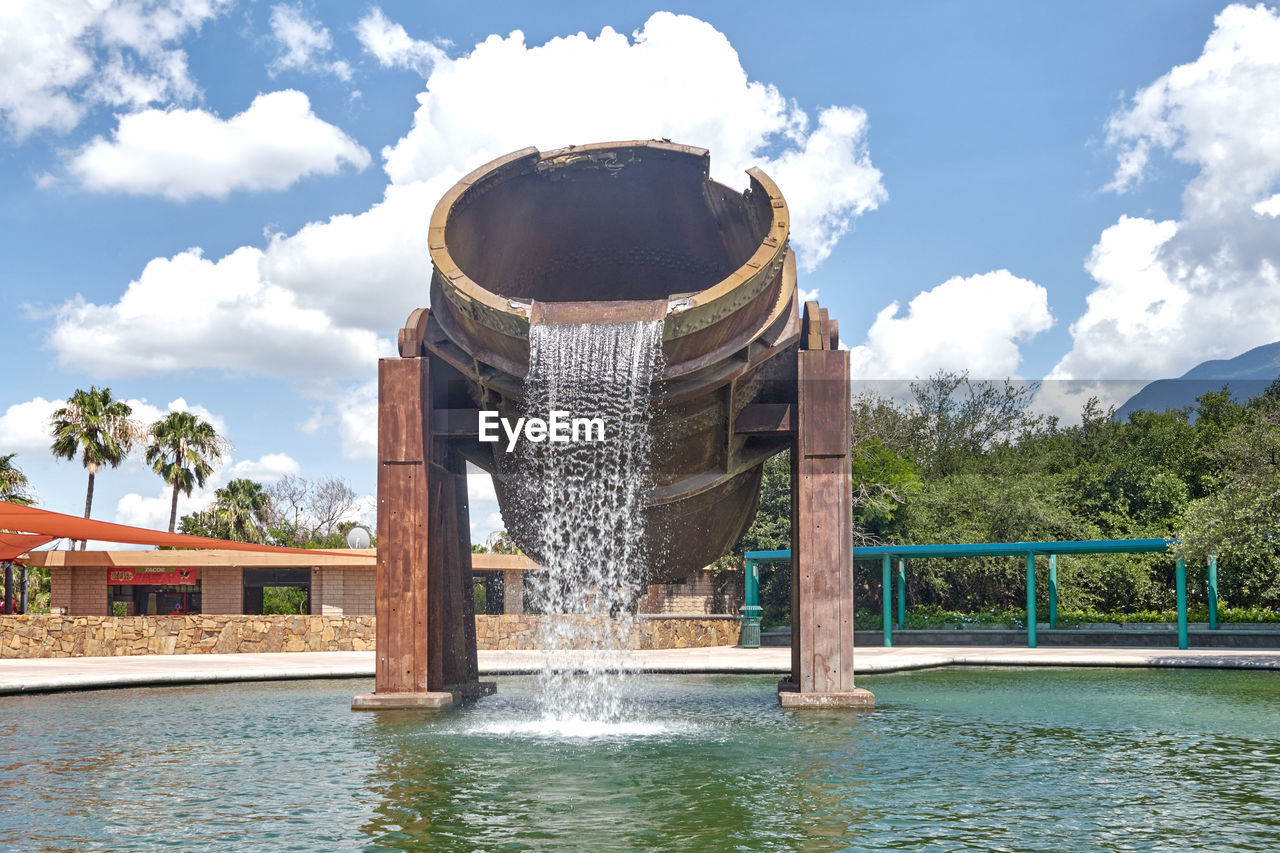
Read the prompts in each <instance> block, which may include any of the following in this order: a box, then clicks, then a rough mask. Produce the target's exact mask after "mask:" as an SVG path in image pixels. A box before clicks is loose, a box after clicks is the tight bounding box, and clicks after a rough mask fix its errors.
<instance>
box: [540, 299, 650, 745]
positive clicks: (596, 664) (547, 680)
mask: <svg viewBox="0 0 1280 853" xmlns="http://www.w3.org/2000/svg"><path fill="white" fill-rule="evenodd" d="M529 347H530V352H529V373H528V376H527V378H526V380H525V399H526V403H527V411H528V414H529V415H531V416H537V417H544V418H545V417H548V415H549V413H550V412H552V411H563V412H568V413H569V415H570V417H574V418H577V417H585V418H597V417H599V418H603V419H604V424H605V438H604V441H596V442H590V441H571V442H568V443H552V442H549V441H546V442H541V443H536V444H526V445H525V451H526V452H525V453H524V454H523V455H522V460H521V467H522V472H521V475H522V476H521V480H522V482H523V484H524V485H523V490H522V491H523V494H524V495H525V497H526V500H527V504H526V507H525V510H526V513H527V518H526V521H527V523H526V526H525V529H526V533H527V535H529V536H530V538H531V539H532V540H533V544H534V545H535V550H536V552H537V553H538V555H539V556H540V557H541V559H542V569H541V570H540V571H537V572H532V573H530V575H529V576H528V581H529V584H530V592H531V594H532V597H533V603H534V606H535V607H536V608H537V610H539V611H541V612H542V613H544V614H547V617H548V618H545V619H542V620H540V625H541V626H542V627H541V636H540V637H539V638H538V639H539V643H538V645H539V647H540V648H543V649H546V650H548V651H549V652H550V654H549V655H548V658H547V664H546V667H545V669H544V670H543V672H542V675H541V678H540V682H541V685H540V686H541V694H542V702H541V704H542V719H543V721H544V722H545V723H547V724H550V725H552V726H553V728H556V729H559V730H564V729H566V728H572V727H574V726H575V725H580V726H583V727H587V728H590V727H591V725H592V724H596V725H598V724H600V723H609V724H617V723H619V722H620V721H621V720H622V719H623V718H624V716H625V715H624V707H623V706H624V698H623V697H624V689H625V685H624V678H625V675H626V673H625V672H624V670H623V665H622V664H623V655H622V652H623V651H624V650H625V649H628V648H630V647H631V646H632V640H633V637H634V636H635V635H636V634H637V633H638V629H637V625H636V620H635V616H634V611H635V604H636V601H637V599H638V597H639V594H640V592H641V587H640V584H641V580H642V578H643V572H644V564H645V553H646V550H645V542H644V523H643V518H642V515H641V510H642V509H643V507H644V498H645V494H646V492H647V491H648V489H649V488H650V487H651V479H650V466H649V460H650V450H651V447H652V437H651V435H650V420H651V397H652V395H651V390H650V382H651V381H652V380H653V377H654V376H655V375H656V373H657V371H658V370H659V367H660V363H661V357H662V322H661V321H652V322H640V323H590V324H563V325H534V326H531V327H530V329H529ZM571 650H572V651H571ZM566 652H569V653H568V654H566Z"/></svg>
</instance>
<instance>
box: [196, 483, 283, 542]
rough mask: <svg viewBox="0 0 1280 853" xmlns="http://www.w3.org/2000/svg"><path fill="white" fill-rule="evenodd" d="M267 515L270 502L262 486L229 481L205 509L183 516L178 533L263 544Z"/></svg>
mask: <svg viewBox="0 0 1280 853" xmlns="http://www.w3.org/2000/svg"><path fill="white" fill-rule="evenodd" d="M270 514H271V500H270V498H269V497H268V496H267V493H266V492H265V491H264V490H263V488H262V484H261V483H258V482H255V481H253V480H247V479H238V480H232V481H230V482H229V483H227V484H226V485H225V486H223V487H222V488H221V489H218V490H217V491H215V492H214V493H213V503H212V504H210V505H209V506H208V507H206V508H205V509H203V510H201V511H199V512H195V513H191V514H190V515H184V516H183V517H182V519H181V520H180V521H179V522H178V530H179V531H180V532H182V533H186V534H188V535H190V536H207V537H210V538H213V539H230V540H232V541H233V542H257V543H264V542H266V538H267V523H268V519H269V518H270Z"/></svg>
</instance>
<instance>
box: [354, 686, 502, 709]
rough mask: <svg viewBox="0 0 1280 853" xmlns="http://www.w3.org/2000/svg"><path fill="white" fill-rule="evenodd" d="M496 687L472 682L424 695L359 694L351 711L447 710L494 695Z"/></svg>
mask: <svg viewBox="0 0 1280 853" xmlns="http://www.w3.org/2000/svg"><path fill="white" fill-rule="evenodd" d="M497 690H498V685H497V683H496V682H493V681H472V682H469V683H467V684H449V685H447V686H446V687H445V689H444V690H433V691H428V692H426V693H361V694H360V695H359V696H355V697H352V699H351V710H353V711H381V710H384V709H388V708H437V709H438V708H449V707H452V706H453V705H454V704H456V703H458V702H461V701H462V700H463V699H475V698H477V697H479V696H488V695H490V694H492V693H496V692H497Z"/></svg>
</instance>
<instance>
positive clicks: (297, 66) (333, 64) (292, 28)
mask: <svg viewBox="0 0 1280 853" xmlns="http://www.w3.org/2000/svg"><path fill="white" fill-rule="evenodd" d="M271 35H272V36H273V37H274V38H275V40H276V44H277V45H278V46H279V48H280V54H279V55H278V56H277V57H276V58H275V59H274V60H272V62H271V64H270V65H269V66H268V70H269V71H270V72H271V73H272V74H273V75H274V74H276V73H278V72H280V71H305V72H329V73H330V74H333V75H335V76H337V77H338V79H340V80H350V79H351V66H350V65H349V64H347V63H346V62H344V61H342V60H336V61H330V62H326V61H324V60H322V59H321V57H322V56H323V55H324V54H326V53H328V52H329V51H330V50H332V49H333V37H332V36H330V35H329V31H328V30H327V29H325V28H324V27H323V26H322V25H321V24H320V22H319V21H315V20H312V19H310V18H308V17H307V16H306V15H304V14H303V12H302V9H301V8H300V7H297V6H286V5H284V4H283V3H281V4H278V5H275V6H272V7H271Z"/></svg>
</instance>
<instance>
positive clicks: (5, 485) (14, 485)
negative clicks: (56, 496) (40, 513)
mask: <svg viewBox="0 0 1280 853" xmlns="http://www.w3.org/2000/svg"><path fill="white" fill-rule="evenodd" d="M17 455H18V454H16V453H10V454H8V455H6V456H0V501H8V502H9V503H14V504H24V505H25V504H30V503H33V502H34V498H33V497H32V495H31V484H30V483H29V482H27V475H26V474H24V473H22V469H21V468H19V467H18V466H17V465H14V464H13V457H15V456H17Z"/></svg>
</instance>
